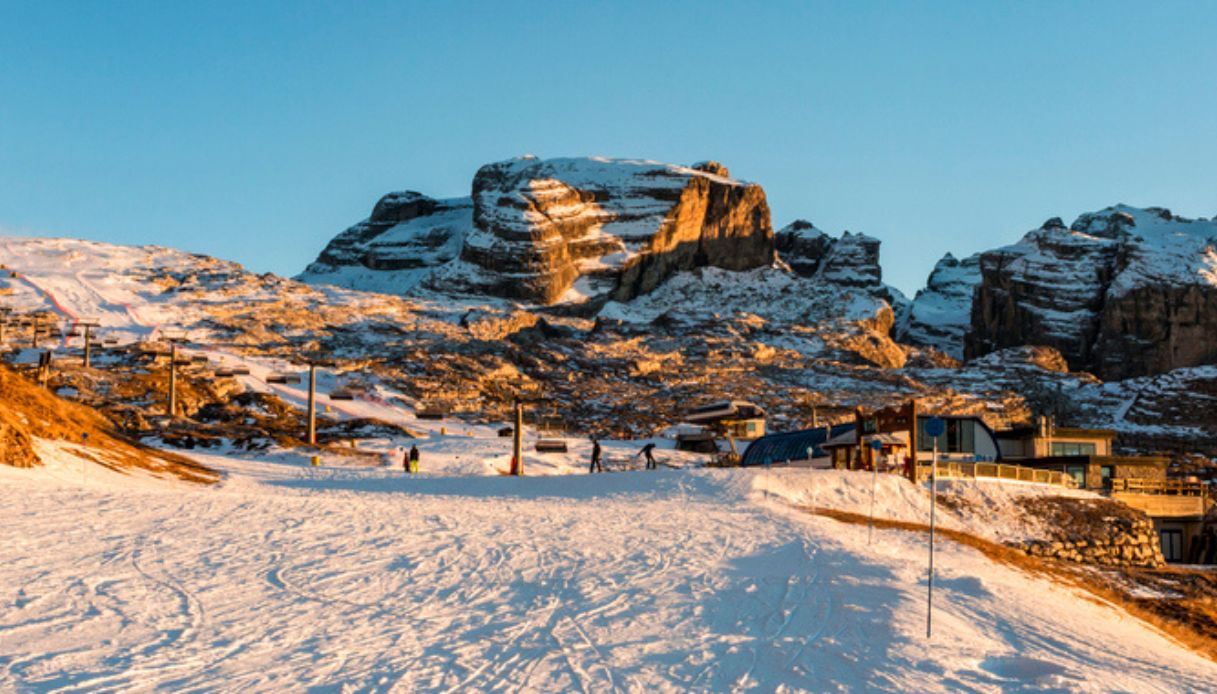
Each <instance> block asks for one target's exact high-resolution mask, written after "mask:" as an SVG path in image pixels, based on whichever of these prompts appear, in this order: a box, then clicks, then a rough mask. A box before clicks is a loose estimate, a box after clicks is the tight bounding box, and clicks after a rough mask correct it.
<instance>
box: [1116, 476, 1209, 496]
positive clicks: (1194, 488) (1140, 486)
mask: <svg viewBox="0 0 1217 694" xmlns="http://www.w3.org/2000/svg"><path fill="white" fill-rule="evenodd" d="M1111 491H1112V492H1126V493H1128V494H1169V495H1172V496H1204V495H1205V489H1204V484H1203V483H1201V482H1188V481H1186V480H1178V479H1141V478H1137V477H1119V478H1115V479H1112V480H1111Z"/></svg>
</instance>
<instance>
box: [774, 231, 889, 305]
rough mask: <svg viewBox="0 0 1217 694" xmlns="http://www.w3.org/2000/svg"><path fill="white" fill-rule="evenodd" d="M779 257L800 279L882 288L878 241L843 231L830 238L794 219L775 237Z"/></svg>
mask: <svg viewBox="0 0 1217 694" xmlns="http://www.w3.org/2000/svg"><path fill="white" fill-rule="evenodd" d="M774 245H775V246H776V248H777V251H778V255H779V256H780V257H781V258H782V260H783V261H784V262H785V263H786V264H787V265H789V266H790V269H791V270H793V271H794V273H795V274H797V275H799V276H801V277H815V278H817V279H820V280H823V281H825V282H829V283H832V284H835V285H837V286H840V287H851V288H854V289H867V290H871V289H876V288H879V287H882V286H883V270H882V269H881V268H880V267H879V239H876V238H872V237H870V236H866V235H865V234H852V233H850V232H848V231H847V232H845V233H843V234H842V235H841V237H840V238H833V237H832V236H829V235H828V234H826V233H824V232H823V231H820V230H819V229H817V228H816V226H815V225H814V224H812V223H811V222H808V221H807V220H804V219H797V220H795V221H794V222H791V223H790V224H787V225H786V226H784V227H782V229H781V230H779V231H778V232H777V233H776V234H774Z"/></svg>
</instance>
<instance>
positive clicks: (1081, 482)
mask: <svg viewBox="0 0 1217 694" xmlns="http://www.w3.org/2000/svg"><path fill="white" fill-rule="evenodd" d="M1065 474H1066V475H1070V476H1072V477H1073V481H1075V482H1077V483H1078V488H1079V489H1086V466H1085V465H1066V466H1065Z"/></svg>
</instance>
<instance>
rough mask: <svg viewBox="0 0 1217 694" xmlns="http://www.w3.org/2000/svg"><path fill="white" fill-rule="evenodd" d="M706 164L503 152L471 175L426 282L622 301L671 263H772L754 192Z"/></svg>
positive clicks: (731, 266)
mask: <svg viewBox="0 0 1217 694" xmlns="http://www.w3.org/2000/svg"><path fill="white" fill-rule="evenodd" d="M701 166H702V167H703V168H705V169H706V170H701V169H696V168H691V167H683V166H674V165H670V164H660V163H657V162H651V161H635V160H620V159H601V158H580V159H550V160H538V159H527V158H525V159H513V160H510V161H505V162H499V163H496V164H489V165H487V166H483V167H482V168H481V169H480V170H479V171H478V172H477V175H476V176H475V177H474V180H473V229H472V230H471V232H470V233H469V234H468V236H466V238H465V243H464V247H463V248H462V249H461V255H460V263H457V264H454V265H453V266H452V267H451V268H448V269H447V271H445V272H444V273H439V274H437V275H436V280H437V281H436V282H433V283H432V284H433V285H434V286H436V287H437V288H439V287H440V286H443V285H446V286H448V287H451V288H454V289H457V290H460V291H464V292H469V293H483V294H490V295H494V296H503V297H508V298H514V299H520V300H524V301H529V302H533V303H538V304H546V305H548V304H554V303H560V302H562V303H565V302H570V303H581V302H585V301H588V300H604V299H609V298H611V299H614V300H617V301H625V300H628V299H631V298H633V297H635V296H638V295H640V294H645V293H647V292H649V291H651V290H653V289H654V288H655V287H657V286H659V284H660V283H662V282H663V281H664V280H665V279H667V278H668V277H670V276H671V275H672V274H674V273H676V272H680V271H682V270H691V269H694V268H698V267H720V268H724V269H728V270H747V269H751V268H755V267H760V266H764V265H768V264H770V263H772V262H773V258H774V252H773V228H772V226H771V224H770V220H769V205H768V203H767V202H766V200H765V191H764V190H763V189H762V188H761V187H760V186H759V185H756V184H751V183H743V182H740V181H736V180H735V179H732V178H728V177H726V175H725V174H726V173H727V171H726V168H725V167H722V166H721V165H720V164H717V163H715V162H706V163H704V164H702V165H701Z"/></svg>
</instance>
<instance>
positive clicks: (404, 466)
mask: <svg viewBox="0 0 1217 694" xmlns="http://www.w3.org/2000/svg"><path fill="white" fill-rule="evenodd" d="M400 450H401V471H402V472H406V473H408V472H410V452H409V451H407V450H406V449H404V448H402V449H400Z"/></svg>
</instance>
